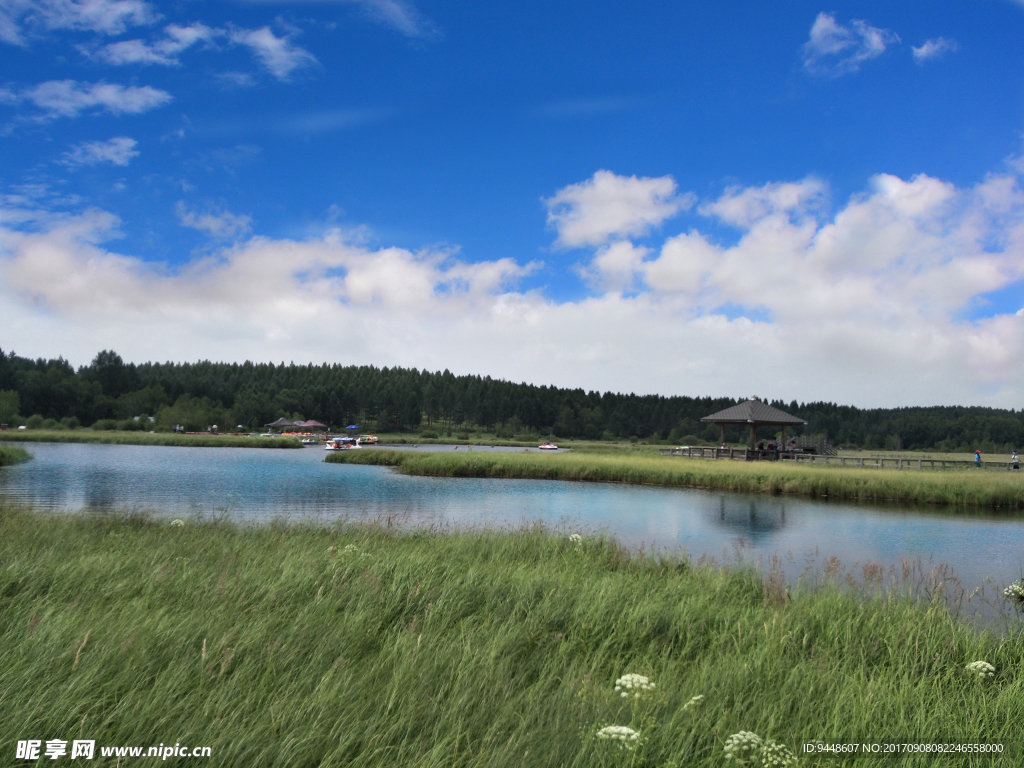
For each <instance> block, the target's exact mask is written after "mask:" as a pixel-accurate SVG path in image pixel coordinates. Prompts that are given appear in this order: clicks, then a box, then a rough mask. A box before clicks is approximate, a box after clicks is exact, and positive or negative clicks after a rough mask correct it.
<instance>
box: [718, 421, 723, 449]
mask: <svg viewBox="0 0 1024 768" xmlns="http://www.w3.org/2000/svg"><path fill="white" fill-rule="evenodd" d="M718 426H720V427H721V428H722V440H721V442H719V445H725V424H724V423H722V424H719V425H718Z"/></svg>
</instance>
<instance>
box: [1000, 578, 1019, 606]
mask: <svg viewBox="0 0 1024 768" xmlns="http://www.w3.org/2000/svg"><path fill="white" fill-rule="evenodd" d="M1003 595H1004V596H1005V597H1007V598H1009V599H1010V600H1014V601H1016V602H1018V603H1024V579H1021V580H1020V581H1015V582H1013V584H1011V585H1010V586H1008V587H1007V588H1006V589H1004V590H1003Z"/></svg>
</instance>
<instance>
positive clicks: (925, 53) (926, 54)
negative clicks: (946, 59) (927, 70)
mask: <svg viewBox="0 0 1024 768" xmlns="http://www.w3.org/2000/svg"><path fill="white" fill-rule="evenodd" d="M957 48H959V46H958V45H957V42H956V40H947V39H946V38H945V37H935V38H932V39H931V40H926V41H925V42H924V43H923V44H922V45H921V46H920V47H918V46H911V47H910V51H911V53H912V54H913V55H914V61H916V62H917V63H918V64H923V63H924V62H926V61H928V60H929V59H937V58H939V57H940V56H945V55H946V54H947V53H952V52H953V51H955V50H956V49H957Z"/></svg>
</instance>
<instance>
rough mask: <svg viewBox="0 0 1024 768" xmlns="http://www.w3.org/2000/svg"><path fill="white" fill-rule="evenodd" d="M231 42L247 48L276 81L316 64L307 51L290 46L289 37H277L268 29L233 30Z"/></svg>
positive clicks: (286, 78)
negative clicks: (301, 68)
mask: <svg viewBox="0 0 1024 768" xmlns="http://www.w3.org/2000/svg"><path fill="white" fill-rule="evenodd" d="M231 41H232V42H233V43H237V44H239V45H245V46H247V47H249V48H250V49H251V50H252V52H253V54H254V55H255V56H256V58H258V59H259V60H260V62H261V63H262V64H263V66H264V67H266V68H267V70H268V71H269V72H270V74H272V75H273V76H274V77H276V78H277V79H278V80H288V78H289V77H290V76H291V73H292V72H294V71H295V70H296V69H299V68H300V67H307V66H310V65H313V64H317V63H318V62H317V60H316V57H314V56H313V54H311V53H310V52H309V51H307V50H305V49H304V48H300V47H298V46H296V45H293V44H292V41H291V35H286V36H284V37H278V36H277V35H275V34H274V33H273V31H272V30H271V29H270V27H262V28H261V29H234V30H232V31H231Z"/></svg>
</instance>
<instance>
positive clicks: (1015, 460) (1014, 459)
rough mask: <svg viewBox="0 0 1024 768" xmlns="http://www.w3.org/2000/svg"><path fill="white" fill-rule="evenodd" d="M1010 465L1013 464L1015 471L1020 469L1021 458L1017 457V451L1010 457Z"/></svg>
mask: <svg viewBox="0 0 1024 768" xmlns="http://www.w3.org/2000/svg"><path fill="white" fill-rule="evenodd" d="M1010 463H1011V464H1013V468H1014V469H1020V456H1018V455H1017V452H1016V451H1014V452H1013V455H1012V456H1010Z"/></svg>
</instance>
